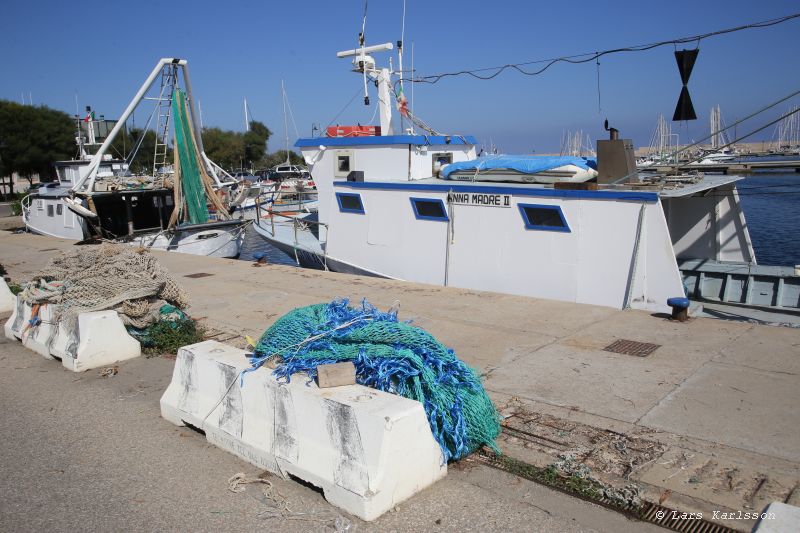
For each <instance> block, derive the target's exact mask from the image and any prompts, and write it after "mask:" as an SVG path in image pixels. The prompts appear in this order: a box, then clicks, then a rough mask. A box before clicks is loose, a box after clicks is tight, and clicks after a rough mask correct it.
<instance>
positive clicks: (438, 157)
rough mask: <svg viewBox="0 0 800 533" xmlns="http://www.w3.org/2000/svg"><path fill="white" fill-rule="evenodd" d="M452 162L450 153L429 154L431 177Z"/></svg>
mask: <svg viewBox="0 0 800 533" xmlns="http://www.w3.org/2000/svg"><path fill="white" fill-rule="evenodd" d="M452 162H453V154H452V152H434V153H432V154H431V176H436V175H437V174H438V173H439V170H441V168H442V167H443V166H445V165H449V164H450V163H452Z"/></svg>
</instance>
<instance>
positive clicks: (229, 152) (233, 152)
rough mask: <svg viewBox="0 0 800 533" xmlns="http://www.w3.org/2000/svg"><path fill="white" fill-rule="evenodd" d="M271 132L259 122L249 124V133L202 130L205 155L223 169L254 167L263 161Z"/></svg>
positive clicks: (216, 129)
mask: <svg viewBox="0 0 800 533" xmlns="http://www.w3.org/2000/svg"><path fill="white" fill-rule="evenodd" d="M270 135H272V132H270V131H269V129H268V128H267V127H266V126H265V125H264V124H262V123H261V122H257V121H253V122H251V123H250V131H248V132H245V133H241V132H236V131H226V130H222V129H220V128H204V129H203V147H204V148H205V152H206V155H208V157H209V158H211V160H212V161H214V162H215V163H217V164H218V165H220V166H221V167H223V168H228V169H234V168H244V167H250V166H256V165H258V164H259V162H260V161H262V160H263V159H264V156H265V154H266V151H267V141H268V140H269V138H270Z"/></svg>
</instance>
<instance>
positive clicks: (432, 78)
mask: <svg viewBox="0 0 800 533" xmlns="http://www.w3.org/2000/svg"><path fill="white" fill-rule="evenodd" d="M364 16H365V17H366V2H365V5H364ZM796 18H800V13H794V14H792V15H786V16H784V17H779V18H775V19H769V20H764V21H760V22H753V23H751V24H745V25H742V26H736V27H733V28H726V29H723V30H717V31H712V32H708V33H703V34H700V35H692V36H689V37H680V38H677V39H670V40H667V41H658V42H654V43H649V44H640V45H634V46H627V47H623V48H612V49H609V50H603V51H601V52H594V53H592V52H585V53H582V54H575V55H571V56H563V57H557V58H551V59H539V60H535V61H525V62H522V63H509V64H507V65H501V66H495V67H485V68H479V69H471V70H460V71H457V72H446V73H442V74H433V75H429V76H419V77H414V76H413V74H412V77H411V78H402V79H405V80H406V81H413V82H419V83H436V82H438V81H439V80H441V79H443V78H449V77H454V76H463V75H468V76H472V77H473V78H477V79H479V80H490V79H492V78H495V77H497V76H498V75H500V73H502V72H503V71H505V70H508V69H513V70H516V71H517V72H519V73H520V74H523V75H525V76H536V75H539V74H541V73H543V72H544V71H546V70H547V69H549V68H550V67H552V66H553V65H555V64H556V63H571V64H580V63H588V62H590V61H595V60H598V59H599V58H601V57H603V56H606V55H610V54H617V53H622V52H645V51H647V50H652V49H653V48H658V47H661V46H667V45H673V46H677V45H679V44H686V43H691V42H695V41H696V42H697V46H699V45H700V41H701V40H702V39H708V38H709V37H716V36H718V35H725V34H728V33H734V32H738V31H743V30H748V29H757V28H768V27H770V26H775V25H777V24H781V23H783V22H787V21H789V20H793V19H796ZM542 63H545V65H544V66H543V67H542V68H540V69H538V70H533V71H528V70H525V69H524V68H522V67H524V66H527V65H536V64H542ZM489 71H495V72H493V73H492V74H488V75H485V76H484V75H481V74H479V73H481V72H489Z"/></svg>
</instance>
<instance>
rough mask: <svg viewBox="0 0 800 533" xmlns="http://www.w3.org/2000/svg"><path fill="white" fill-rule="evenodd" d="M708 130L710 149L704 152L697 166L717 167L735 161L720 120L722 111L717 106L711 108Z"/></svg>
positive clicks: (734, 153)
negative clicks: (709, 132)
mask: <svg viewBox="0 0 800 533" xmlns="http://www.w3.org/2000/svg"><path fill="white" fill-rule="evenodd" d="M709 123H710V124H709V129H710V131H711V149H710V150H707V151H705V152H704V153H703V154H702V156H701V157H700V160H699V161H697V164H698V165H718V164H720V163H722V164H724V163H729V162H731V161H733V160H734V159H736V157H737V155H738V154H737V153H736V150H735V149H733V148H732V147H730V146H727V145H729V144H730V141H729V140H728V136H727V135H726V134H725V122H724V121H723V120H722V111H721V110H720V108H719V106H715V107H712V108H711V113H710V115H709ZM723 147H725V148H723Z"/></svg>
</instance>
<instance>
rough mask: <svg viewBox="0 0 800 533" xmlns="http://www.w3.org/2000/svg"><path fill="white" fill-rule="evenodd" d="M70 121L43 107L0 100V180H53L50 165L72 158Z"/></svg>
mask: <svg viewBox="0 0 800 533" xmlns="http://www.w3.org/2000/svg"><path fill="white" fill-rule="evenodd" d="M73 121H74V118H72V117H70V116H69V115H67V114H66V113H63V112H61V111H56V110H55V109H50V108H49V107H46V106H38V107H34V106H25V105H20V104H17V103H15V102H10V101H8V100H0V176H7V175H11V174H13V173H15V172H16V173H17V174H19V175H20V176H25V177H27V179H28V181H29V182H31V183H32V182H33V175H34V174H38V175H39V178H40V179H41V180H42V181H50V180H52V179H53V178H54V177H55V171H54V167H53V163H54V162H55V161H58V160H62V159H69V158H70V157H72V156H73V155H75V129H76V128H75V123H74V122H73Z"/></svg>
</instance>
